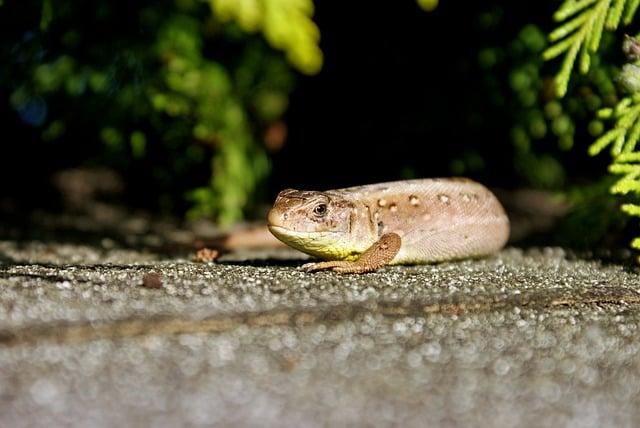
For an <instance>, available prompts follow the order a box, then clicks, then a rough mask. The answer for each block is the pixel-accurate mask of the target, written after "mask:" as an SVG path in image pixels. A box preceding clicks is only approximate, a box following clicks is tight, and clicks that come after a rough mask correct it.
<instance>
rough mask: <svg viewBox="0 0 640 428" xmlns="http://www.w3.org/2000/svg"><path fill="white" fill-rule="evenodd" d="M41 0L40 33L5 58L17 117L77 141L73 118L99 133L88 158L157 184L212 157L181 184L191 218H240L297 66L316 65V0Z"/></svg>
mask: <svg viewBox="0 0 640 428" xmlns="http://www.w3.org/2000/svg"><path fill="white" fill-rule="evenodd" d="M39 4H40V7H41V14H40V19H39V23H38V29H39V32H37V31H36V30H35V29H34V30H32V31H26V32H25V33H22V35H21V36H22V37H23V39H22V41H18V42H16V45H15V47H13V49H14V51H20V52H21V53H20V56H21V58H18V57H16V56H15V55H13V56H11V53H10V52H5V55H4V57H6V58H10V59H11V61H12V63H11V64H9V65H11V67H7V68H6V69H5V71H4V72H3V76H2V77H3V80H4V81H5V82H10V83H9V84H10V88H11V89H10V94H9V99H10V104H11V106H12V107H13V108H14V110H15V111H16V112H17V113H18V115H19V116H20V118H21V119H22V121H23V122H24V123H25V124H27V125H29V126H32V127H34V128H36V129H39V130H40V134H41V138H42V139H43V140H45V141H52V142H53V141H61V140H66V139H70V138H71V136H72V135H76V138H77V135H78V133H79V132H81V131H78V129H77V128H76V124H81V125H82V126H84V129H87V128H93V129H97V130H99V131H98V133H97V135H96V137H98V138H99V139H100V140H101V141H102V143H103V153H97V154H96V155H95V157H96V158H97V159H100V160H101V161H104V160H105V159H110V162H111V163H112V165H115V166H116V167H117V168H118V169H120V170H123V171H126V170H127V169H128V168H135V167H139V168H150V169H151V172H150V175H151V176H152V177H154V182H153V185H154V186H157V187H156V189H154V191H155V190H157V191H158V193H162V189H170V190H172V191H175V189H176V188H180V186H175V185H171V182H172V181H175V180H181V179H184V177H185V176H186V175H188V173H189V171H190V170H191V169H197V167H198V166H200V165H202V164H203V162H206V159H207V157H209V158H210V168H209V170H210V177H211V178H210V183H209V185H204V186H202V185H201V186H200V187H197V188H196V189H193V190H191V191H189V192H188V193H187V198H188V199H189V200H190V201H192V203H193V205H192V207H191V209H190V211H189V215H190V216H192V217H199V216H209V217H212V218H214V219H215V220H216V221H218V222H219V223H221V224H228V223H231V222H234V221H237V220H239V219H241V218H242V217H243V214H244V213H245V210H246V209H247V207H250V205H251V201H252V200H254V196H255V194H256V192H258V191H259V188H260V184H261V183H262V182H263V181H264V179H265V177H266V176H267V175H268V173H269V169H270V162H269V157H268V153H267V150H268V147H267V146H270V147H272V148H273V147H278V146H280V145H282V142H283V139H284V133H283V132H280V134H277V133H276V134H277V135H276V137H277V138H276V140H278V141H274V137H273V133H271V134H269V130H270V129H271V128H273V127H274V126H275V127H278V126H281V122H280V120H281V118H282V115H283V114H284V112H285V111H286V108H287V105H288V96H289V93H290V91H291V90H292V88H293V83H294V79H295V74H294V70H293V69H294V68H295V69H297V70H298V71H299V72H301V73H305V74H314V73H317V72H318V71H319V70H320V67H321V66H322V52H321V51H320V49H319V46H318V41H319V31H318V28H317V27H316V25H315V24H314V23H313V21H312V20H311V17H312V15H313V2H312V0H241V1H240V0H238V1H229V0H210V1H209V2H203V1H200V0H176V1H161V2H140V3H136V4H135V5H129V6H124V5H118V4H113V3H111V2H107V1H99V2H97V3H96V5H94V6H95V13H94V12H93V11H92V12H91V13H86V14H83V10H84V6H83V3H82V2H78V1H73V0H67V1H64V2H62V3H60V4H57V3H56V4H54V3H53V2H52V1H51V0H41V1H40V2H39ZM5 13H9V12H7V11H6V10H5ZM16 14H18V13H17V12H16ZM77 16H82V17H83V19H82V20H78V19H76V18H77ZM86 16H95V20H93V21H91V20H89V21H88V22H87V21H86V20H85V17H86ZM123 17H124V18H123ZM114 22H121V26H120V27H121V28H120V29H119V30H118V32H114V31H109V28H110V27H111V25H112V24H113V23H114ZM256 32H259V35H261V36H262V37H260V36H259V35H254V34H253V33H256ZM25 34H26V36H25ZM100 34H109V35H110V36H109V37H103V36H101V35H100ZM263 40H266V43H264V42H263ZM278 51H282V53H283V54H280V53H279V52H278ZM87 123H90V126H89V127H87ZM74 133H75V134H74ZM268 134H269V135H271V137H270V141H267V140H268V138H266V137H265V136H266V135H268ZM88 137H89V138H91V136H88ZM147 158H148V159H150V160H149V161H147V162H144V160H145V159H147ZM198 180H199V179H197V178H196V179H194V180H192V182H198ZM150 193H151V192H150ZM170 199H171V197H170V196H169V195H168V194H167V195H165V196H164V197H163V200H164V201H169V200H170Z"/></svg>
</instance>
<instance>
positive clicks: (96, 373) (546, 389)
mask: <svg viewBox="0 0 640 428" xmlns="http://www.w3.org/2000/svg"><path fill="white" fill-rule="evenodd" d="M103 244H104V245H92V246H83V245H78V244H45V243H40V242H38V241H27V242H22V243H18V242H16V241H0V426H1V427H23V426H24V427H30V426H78V427H80V426H81V427H85V426H92V427H102V426H104V427H113V426H122V427H125V426H126V427H129V426H134V427H135V426H141V427H142V426H154V427H175V426H192V427H200V426H202V427H204V426H293V427H297V426H310V427H315V426H345V425H359V426H360V425H362V426H436V425H437V426H507V427H510V426H514V427H515V426H569V427H603V426H617V427H620V426H622V427H632V426H638V425H640V281H639V280H640V276H639V274H638V270H637V269H635V268H633V267H632V266H631V265H630V264H615V263H604V262H601V261H598V260H595V259H584V258H579V257H577V256H575V255H573V254H571V253H568V252H565V251H564V250H562V249H558V248H544V249H530V250H521V249H515V248H510V249H506V250H504V251H503V252H501V253H500V254H498V255H497V256H495V257H490V258H486V259H482V260H473V261H463V262H456V263H444V264H439V265H431V266H415V267H390V268H385V269H382V270H380V271H379V272H376V273H372V274H366V275H359V276H339V275H337V274H333V273H315V274H311V273H305V272H302V271H300V270H298V269H297V268H298V267H299V265H300V264H301V263H302V260H303V259H304V256H301V255H300V254H299V253H295V252H293V251H289V250H270V251H263V252H260V251H254V252H244V253H235V254H231V255H228V256H225V257H224V258H223V259H222V260H220V262H218V263H215V264H202V263H193V262H191V261H190V259H189V258H188V256H187V255H185V256H184V257H182V258H176V257H167V256H161V255H158V254H157V253H152V252H144V251H133V250H124V249H119V248H117V246H114V245H113V244H112V243H110V242H108V241H107V242H104V243H103ZM149 273H156V274H159V275H160V276H159V277H155V278H154V277H147V279H146V280H144V277H145V275H147V274H149ZM145 285H146V286H145ZM153 287H158V288H153Z"/></svg>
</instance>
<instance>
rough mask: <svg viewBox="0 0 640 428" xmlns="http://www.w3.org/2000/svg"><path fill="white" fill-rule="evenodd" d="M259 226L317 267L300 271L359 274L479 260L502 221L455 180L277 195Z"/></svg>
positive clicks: (486, 201)
mask: <svg viewBox="0 0 640 428" xmlns="http://www.w3.org/2000/svg"><path fill="white" fill-rule="evenodd" d="M267 224H268V228H269V231H270V232H271V233H272V234H273V235H274V236H275V237H276V238H278V239H279V240H280V241H282V242H284V243H285V244H287V245H289V246H291V247H293V248H295V249H298V250H300V251H302V252H304V253H307V254H310V255H312V256H315V257H317V258H319V259H322V260H324V261H320V262H313V263H308V264H305V265H304V266H302V269H304V270H306V271H310V272H311V271H319V270H332V271H335V272H339V273H366V272H373V271H375V270H377V269H379V268H381V267H382V266H385V265H396V264H426V263H437V262H443V261H449V260H458V259H464V258H472V257H482V256H486V255H489V254H491V253H494V252H496V251H498V250H500V249H501V248H502V247H504V245H505V244H506V242H507V240H508V238H509V219H508V217H507V215H506V213H505V210H504V208H503V207H502V205H501V204H500V202H499V201H498V199H497V198H496V196H495V195H494V194H493V193H491V191H489V190H488V189H487V188H486V187H485V186H483V185H482V184H479V183H477V182H475V181H472V180H470V179H467V178H457V177H451V178H425V179H413V180H402V181H394V182H386V183H378V184H370V185H364V186H356V187H349V188H344V189H338V190H327V191H307V190H295V189H285V190H283V191H281V192H280V193H279V194H278V196H277V197H276V200H275V203H274V205H273V207H272V208H271V210H270V211H269V213H268V215H267Z"/></svg>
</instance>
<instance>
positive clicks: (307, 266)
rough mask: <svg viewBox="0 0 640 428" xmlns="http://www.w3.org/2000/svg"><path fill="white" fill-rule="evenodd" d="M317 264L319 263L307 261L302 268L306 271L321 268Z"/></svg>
mask: <svg viewBox="0 0 640 428" xmlns="http://www.w3.org/2000/svg"><path fill="white" fill-rule="evenodd" d="M317 265H318V263H305V264H303V265H302V266H300V269H301V270H303V271H305V272H315V271H317V270H318V269H319V267H318V266H317Z"/></svg>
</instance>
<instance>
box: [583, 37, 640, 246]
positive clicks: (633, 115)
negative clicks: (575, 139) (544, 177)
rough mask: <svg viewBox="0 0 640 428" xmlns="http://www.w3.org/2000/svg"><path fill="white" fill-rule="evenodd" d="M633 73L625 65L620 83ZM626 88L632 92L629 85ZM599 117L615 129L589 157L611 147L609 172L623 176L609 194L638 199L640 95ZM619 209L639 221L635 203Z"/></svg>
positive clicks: (637, 241) (636, 243)
mask: <svg viewBox="0 0 640 428" xmlns="http://www.w3.org/2000/svg"><path fill="white" fill-rule="evenodd" d="M635 46H638V45H635ZM631 47H633V46H631ZM627 52H629V51H628V50H627ZM636 69H637V67H636V66H635V65H632V64H627V65H626V66H625V67H624V68H623V73H622V76H621V81H623V82H629V81H630V79H631V80H633V79H632V78H633V75H635V74H636V73H637V72H638V71H637V70H636ZM629 74H631V76H629ZM626 86H627V89H631V87H630V86H629V85H628V83H627V85H626ZM598 116H599V117H600V118H601V119H615V125H614V127H613V129H610V130H609V131H607V132H606V133H605V134H603V135H602V136H601V137H600V138H598V139H597V140H596V141H595V142H594V143H593V144H592V145H591V146H590V147H589V154H590V155H592V156H595V155H597V154H599V153H601V152H602V151H603V150H604V149H605V148H607V147H609V146H611V156H612V157H613V162H612V163H611V165H609V172H610V173H612V174H616V175H622V177H621V178H619V179H618V180H617V181H616V182H615V184H614V185H613V186H612V187H611V189H610V190H611V193H613V194H618V195H627V194H630V193H631V194H633V195H634V196H636V198H637V197H638V195H640V151H638V150H637V146H638V141H639V140H640V92H634V93H633V94H632V95H631V96H629V97H626V98H623V99H622V100H621V101H620V102H619V103H618V105H616V107H615V108H605V109H602V110H600V111H599V112H598ZM620 208H621V210H622V211H623V212H625V213H626V214H628V215H630V216H635V217H640V205H639V204H637V203H625V204H622V206H621V207H620ZM631 246H632V247H633V248H635V249H640V237H637V238H635V239H634V240H633V241H631Z"/></svg>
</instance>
